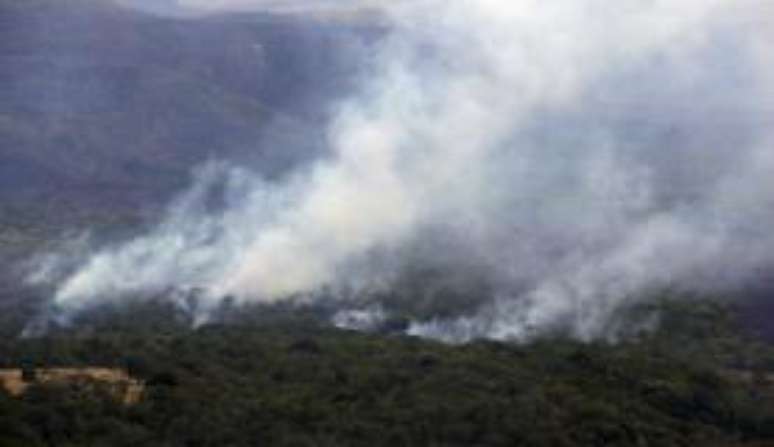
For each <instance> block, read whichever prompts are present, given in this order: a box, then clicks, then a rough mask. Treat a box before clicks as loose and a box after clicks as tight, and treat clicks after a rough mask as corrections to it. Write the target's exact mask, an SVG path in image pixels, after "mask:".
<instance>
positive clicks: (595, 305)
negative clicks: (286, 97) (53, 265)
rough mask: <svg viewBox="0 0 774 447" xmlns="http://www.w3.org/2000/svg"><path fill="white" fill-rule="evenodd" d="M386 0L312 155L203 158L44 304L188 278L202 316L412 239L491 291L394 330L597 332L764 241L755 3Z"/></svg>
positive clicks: (769, 160) (396, 267)
mask: <svg viewBox="0 0 774 447" xmlns="http://www.w3.org/2000/svg"><path fill="white" fill-rule="evenodd" d="M382 8H383V10H382V13H383V14H385V15H386V16H387V17H389V23H390V24H391V32H390V33H389V35H388V36H387V37H385V38H384V39H383V41H382V42H381V43H380V44H379V46H378V49H379V51H378V52H377V54H375V55H374V58H373V60H369V61H364V66H365V67H367V68H366V69H364V72H365V74H364V76H363V79H362V82H361V83H360V88H359V89H358V90H357V91H354V92H352V93H351V95H350V96H349V99H348V100H346V101H344V102H342V103H341V104H338V105H337V107H336V112H335V113H334V115H333V116H332V118H331V124H330V126H329V131H328V135H329V138H328V145H329V147H330V155H329V156H327V157H325V158H324V159H318V160H314V161H310V162H309V163H307V164H306V165H304V166H302V167H300V168H298V169H297V171H296V172H295V173H294V174H293V175H289V176H286V177H285V178H283V179H282V180H280V181H275V182H266V181H263V180H261V179H260V178H257V177H256V175H255V174H253V172H252V171H251V170H250V169H249V168H244V167H242V168H234V167H230V166H229V165H228V163H226V162H224V163H220V164H210V165H208V166H206V167H204V168H202V169H201V170H200V172H199V173H198V175H197V177H196V181H195V186H194V187H193V188H192V190H191V191H190V192H189V193H188V194H187V195H185V196H184V197H181V198H180V199H179V200H178V202H176V203H175V204H173V205H172V206H171V207H170V211H169V213H168V216H167V217H166V218H165V220H164V221H163V222H162V223H161V224H160V225H159V226H158V227H157V228H156V229H155V230H153V231H151V232H149V233H148V234H146V235H144V236H141V237H139V238H136V239H135V240H132V241H129V242H127V243H123V244H119V245H116V246H113V247H108V248H104V249H102V250H100V251H98V252H97V253H96V254H94V255H93V256H91V257H90V258H89V259H87V260H86V261H85V262H84V263H83V264H82V265H81V266H80V267H79V268H77V269H76V270H75V271H74V272H73V273H72V274H71V275H68V276H66V277H65V278H64V279H63V281H62V282H61V284H60V287H59V288H58V290H57V293H56V295H55V297H54V304H55V306H56V307H57V308H59V309H60V310H61V311H63V312H66V313H68V312H69V313H72V312H77V311H79V310H81V309H84V308H88V307H90V306H94V305H96V304H98V303H101V302H104V301H110V300H125V299H138V297H143V296H153V295H159V294H164V293H168V292H169V291H170V290H180V289H196V290H198V291H199V293H200V294H201V299H202V300H203V301H202V304H201V312H203V314H204V315H206V313H207V310H208V309H212V308H213V307H215V306H217V305H218V303H219V302H221V300H222V299H223V298H224V297H232V298H234V299H236V300H237V301H242V302H250V301H263V302H268V301H275V300H283V299H287V298H289V297H298V296H299V295H309V294H314V292H316V291H319V290H321V289H322V288H332V289H333V290H336V289H337V288H343V287H346V288H348V289H349V290H352V289H353V288H354V290H355V291H358V290H359V291H365V290H372V289H373V288H379V287H381V288H384V287H387V288H389V287H390V286H391V284H394V281H395V280H396V279H395V278H396V272H398V271H400V269H401V265H402V264H403V263H405V262H407V261H405V257H407V256H408V254H409V253H413V255H412V256H413V258H412V259H413V260H414V261H416V259H420V260H421V262H426V263H429V264H448V263H451V264H455V265H456V266H459V268H460V269H463V268H464V269H476V270H477V271H483V272H485V276H486V279H487V282H488V283H489V284H490V285H491V291H492V292H491V294H487V295H491V296H481V298H480V304H479V306H478V309H477V310H476V311H475V312H474V313H472V314H470V315H466V316H464V317H460V318H451V319H434V320H425V321H422V322H417V323H414V324H413V325H412V326H411V328H410V329H409V332H411V333H414V334H418V335H424V336H431V337H439V338H444V339H449V340H465V339H469V338H473V337H493V338H526V337H529V336H531V335H533V334H535V333H539V332H541V331H543V330H547V329H552V328H556V327H563V328H566V329H568V330H570V331H571V332H572V333H574V334H576V335H577V336H580V337H584V338H593V337H597V336H601V335H604V334H605V333H606V331H608V330H609V329H610V327H611V324H612V318H613V316H614V315H615V313H616V311H617V310H619V309H620V308H621V307H622V306H625V305H627V304H630V303H632V302H634V301H636V300H638V299H642V297H644V296H646V295H647V293H648V292H649V291H650V290H653V289H658V288H660V287H667V286H678V287H681V288H687V289H698V290H718V289H721V288H725V287H730V286H733V285H739V284H742V283H744V282H745V281H749V280H751V279H754V278H752V276H751V275H752V274H753V273H754V272H756V271H759V270H760V269H762V268H767V267H768V266H769V265H770V264H771V263H772V261H774V239H773V238H772V236H771V231H770V227H771V226H772V224H774V195H773V194H772V191H774V180H772V179H774V177H772V173H774V156H772V154H774V152H772V147H771V143H772V135H771V133H770V132H767V128H768V126H769V125H770V124H771V116H772V113H774V105H773V101H774V99H772V98H774V90H773V88H774V78H773V77H772V76H773V75H774V72H773V71H772V66H774V64H772V61H771V59H770V56H768V51H767V50H766V49H767V48H768V45H769V44H770V43H771V37H772V36H771V33H770V32H769V31H767V30H768V29H769V27H767V24H766V23H763V22H762V19H759V17H763V16H764V15H762V14H763V10H764V9H765V8H766V7H765V6H763V5H761V4H759V3H756V2H742V3H739V2H733V1H724V0H701V1H698V0H682V1H680V2H675V1H666V0H659V1H648V2H645V1H640V0H624V1H619V2H615V3H610V2H602V1H599V0H574V1H566V2H549V3H546V2H538V1H530V0H525V1H518V2H511V1H497V0H475V1H473V0H455V1H436V0H429V1H422V2H415V3H408V2H405V3H399V4H395V5H390V6H389V7H386V6H382ZM218 191H220V192H224V193H223V194H224V196H225V198H223V200H222V203H218V204H217V206H216V205H213V204H212V203H211V202H213V201H212V200H210V199H211V195H212V194H214V193H215V192H218ZM417 253H419V254H417ZM450 259H451V260H454V261H450ZM363 293H364V292H363ZM385 311H388V309H387V310H384V309H383V308H382V307H378V312H379V313H380V315H381V313H382V312H385ZM366 320H368V318H366V317H363V318H360V319H359V320H358V321H366Z"/></svg>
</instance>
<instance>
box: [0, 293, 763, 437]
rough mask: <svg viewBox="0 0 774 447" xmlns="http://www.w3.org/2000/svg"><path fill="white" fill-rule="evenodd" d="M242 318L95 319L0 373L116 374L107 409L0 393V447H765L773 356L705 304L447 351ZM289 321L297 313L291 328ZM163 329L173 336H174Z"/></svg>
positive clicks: (163, 309) (303, 323)
mask: <svg viewBox="0 0 774 447" xmlns="http://www.w3.org/2000/svg"><path fill="white" fill-rule="evenodd" d="M260 311H261V310H260V309H254V310H253V311H252V312H255V313H256V315H253V316H246V317H245V318H243V319H242V320H241V321H235V322H233V323H231V324H229V325H216V324H213V325H209V326H205V327H202V328H200V329H197V330H192V329H189V328H188V325H187V323H186V322H185V321H182V319H181V318H180V316H179V315H175V311H174V310H173V309H172V308H171V307H168V306H164V305H162V304H146V305H137V306H134V307H133V308H131V309H125V310H123V311H112V312H104V313H103V314H102V316H101V317H100V318H95V319H93V320H92V321H91V323H90V324H88V325H85V324H81V325H80V326H79V328H78V329H71V330H68V331H66V332H62V333H56V334H52V335H51V336H50V337H49V338H44V339H34V340H12V339H11V340H9V339H6V340H4V341H3V342H2V343H1V344H0V363H2V365H0V366H5V367H12V366H13V367H18V366H21V365H29V364H34V365H45V366H57V365H66V366H78V365H92V366H93V365H101V366H120V367H125V368H127V369H128V370H129V371H130V373H131V374H133V375H134V376H136V377H139V378H142V379H144V380H145V381H146V383H147V385H148V391H147V393H146V395H145V398H144V399H143V401H142V402H141V403H140V404H138V405H135V406H130V407H126V406H122V405H121V404H119V403H116V402H115V401H114V400H111V399H110V398H109V397H108V396H107V395H104V394H100V393H82V392H81V393H79V392H78V390H75V389H68V388H67V387H62V386H59V387H50V386H49V387H46V386H37V387H33V389H32V390H31V391H30V392H28V393H27V394H25V395H24V396H23V397H22V398H20V399H14V398H11V397H9V396H7V395H5V394H3V393H0V445H2V446H13V445H19V446H21V445H23V446H37V445H41V446H43V445H55V446H63V445H68V446H70V445H71V446H91V445H94V446H96V445H101V446H102V445H104V446H108V445H109V446H122V445H126V446H130V445H131V446H136V445H156V446H241V445H244V446H254V445H272V446H284V445H288V446H290V445H294V446H296V445H297V446H307V445H308V446H312V445H315V446H316V445H330V446H347V445H369V446H379V445H384V446H402V445H407V446H408V445H416V446H429V445H436V446H456V445H459V446H471V445H482V446H490V445H491V446H497V445H503V446H513V445H525V446H589V445H606V446H607V445H614V446H646V445H651V446H659V447H661V446H695V445H709V446H712V445H737V444H735V443H737V442H738V443H742V444H744V443H746V442H752V441H759V440H768V439H774V388H772V387H770V383H769V382H770V379H769V375H768V374H769V373H768V371H769V370H770V368H771V367H772V365H774V353H772V350H771V349H770V348H769V347H768V346H767V345H765V344H762V343H759V342H755V341H753V340H750V339H748V338H747V337H745V336H744V335H743V334H741V333H739V331H738V330H737V329H736V327H735V324H736V323H735V320H734V318H733V316H734V311H733V309H732V308H730V307H729V306H727V305H723V304H719V303H717V302H708V301H702V302H698V301H682V300H681V301H677V302H664V303H661V304H659V305H654V306H650V307H647V308H642V309H640V310H639V312H645V313H652V312H658V313H659V315H661V321H662V323H661V326H660V329H659V330H657V331H656V332H654V333H652V334H649V335H644V336H640V337H639V338H638V339H636V340H630V341H624V342H620V343H617V344H606V343H592V344H584V343H579V342H575V341H572V340H569V339H564V338H561V337H556V338H550V339H543V340H538V341H535V342H533V343H530V344H527V345H516V344H509V343H498V342H486V341H481V342H476V343H472V344H469V345H465V346H449V345H444V344H440V343H436V342H432V341H426V340H419V339H415V338H409V337H402V336H384V335H374V334H362V333H354V332H347V331H339V330H335V329H331V328H328V327H325V326H324V325H322V324H319V323H315V322H314V320H313V319H311V318H307V317H292V316H287V317H286V318H284V319H283V318H275V317H276V311H275V314H274V317H272V318H261V317H260ZM302 314H303V313H302ZM175 321H178V323H175Z"/></svg>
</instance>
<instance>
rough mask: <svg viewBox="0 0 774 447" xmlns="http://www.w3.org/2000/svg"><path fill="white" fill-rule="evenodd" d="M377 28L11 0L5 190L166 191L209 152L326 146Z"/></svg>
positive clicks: (27, 196) (79, 194)
mask: <svg viewBox="0 0 774 447" xmlns="http://www.w3.org/2000/svg"><path fill="white" fill-rule="evenodd" d="M369 33H370V31H368V30H364V29H355V28H351V27H346V26H339V25H331V24H324V23H320V22H317V21H314V20H303V19H302V18H300V17H278V16H271V15H266V14H249V15H240V16H238V17H237V16H217V17H214V16H213V17H206V18H200V19H177V18H170V17H157V16H153V15H149V14H145V13H142V12H139V11H134V10H130V9H127V8H123V7H120V6H118V5H116V4H114V3H112V2H106V1H96V0H68V1H58V0H33V1H24V2H15V1H8V0H5V1H0V85H1V86H2V87H0V201H2V202H8V201H22V202H26V203H29V202H30V201H31V200H43V201H52V200H53V201H58V200H60V199H59V197H63V196H64V197H65V198H66V199H68V200H76V201H78V202H79V203H94V204H99V205H100V206H102V205H104V204H110V205H111V206H114V205H115V206H118V205H120V204H122V203H123V204H125V205H128V206H136V205H137V204H138V203H145V202H148V201H158V202H159V203H161V202H163V200H164V196H166V195H167V194H169V193H170V192H173V191H176V190H179V189H180V188H182V187H183V186H184V185H185V184H186V181H187V176H188V172H189V170H190V169H191V167H192V166H194V165H196V164H198V163H201V162H202V161H204V160H206V159H208V158H227V159H236V160H242V161H247V162H249V163H251V164H253V165H254V166H257V167H258V168H259V169H260V170H262V171H263V172H264V173H266V174H267V175H273V174H274V173H276V172H278V171H281V170H283V169H286V168H287V167H288V166H289V165H292V164H293V162H294V160H296V159H298V158H299V157H302V156H305V155H304V154H305V153H306V152H307V151H315V150H319V147H317V146H319V141H320V135H319V130H320V129H321V125H320V124H321V122H322V121H323V120H324V117H325V112H326V105H327V104H328V103H329V102H330V100H331V99H332V98H334V97H336V96H337V95H339V94H341V92H343V91H344V90H345V89H346V86H347V85H348V84H349V83H351V82H352V80H353V79H354V78H355V76H356V73H357V70H358V67H357V66H356V65H355V62H354V59H355V58H353V57H352V55H353V53H355V52H359V51H363V48H364V46H367V41H368V40H369V39H371V38H372V37H373V35H369Z"/></svg>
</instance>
